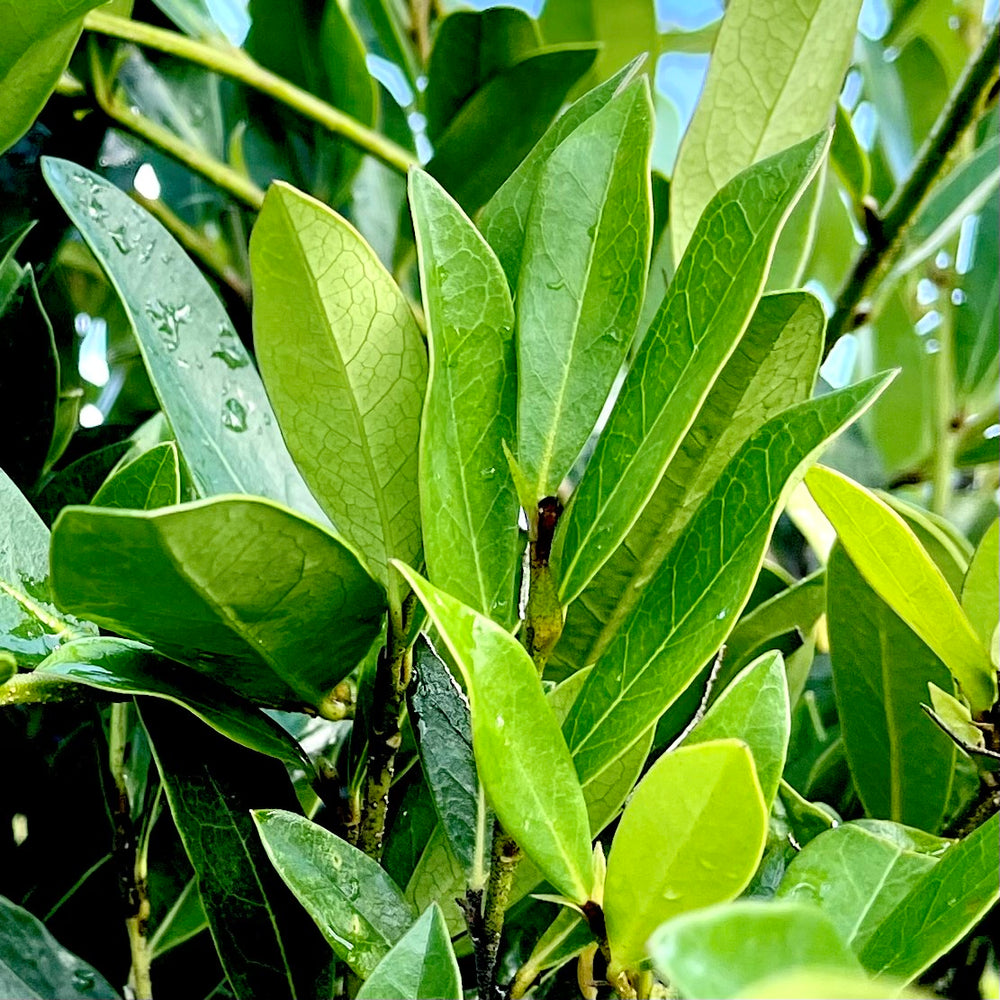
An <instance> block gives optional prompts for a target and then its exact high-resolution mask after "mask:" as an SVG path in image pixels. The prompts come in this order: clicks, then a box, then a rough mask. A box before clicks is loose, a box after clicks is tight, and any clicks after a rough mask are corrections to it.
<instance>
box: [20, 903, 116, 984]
mask: <svg viewBox="0 0 1000 1000" xmlns="http://www.w3.org/2000/svg"><path fill="white" fill-rule="evenodd" d="M0 996H4V997H11V998H13V997H19V998H23V1000H29V998H30V1000H35V998H38V1000H41V998H44V997H60V998H65V1000H111V998H114V997H117V996H118V994H117V993H116V992H115V989H114V987H113V986H112V985H111V984H110V983H109V982H108V981H107V980H106V979H105V978H104V976H102V975H101V974H100V973H99V972H98V971H97V970H96V969H95V968H93V967H92V966H90V965H88V964H87V963H86V962H84V961H83V959H81V958H78V957H77V956H76V955H74V954H73V953H72V952H71V951H68V950H67V949H66V948H64V947H63V946H62V945H61V944H60V943H59V942H58V941H57V940H56V939H55V938H54V937H53V936H52V935H51V934H50V933H49V932H48V931H47V930H46V929H45V925H44V924H43V923H42V922H41V921H40V920H39V919H38V918H37V917H35V916H34V915H33V914H31V913H29V912H28V911H27V910H25V909H22V908H21V907H20V906H17V905H15V904H14V903H12V902H11V901H10V900H9V899H7V898H6V897H3V896H0Z"/></svg>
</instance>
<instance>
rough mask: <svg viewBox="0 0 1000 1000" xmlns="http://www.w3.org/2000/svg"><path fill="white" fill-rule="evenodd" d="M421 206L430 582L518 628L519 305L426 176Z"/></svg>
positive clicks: (424, 484) (417, 186) (424, 481)
mask: <svg viewBox="0 0 1000 1000" xmlns="http://www.w3.org/2000/svg"><path fill="white" fill-rule="evenodd" d="M453 16H457V15H453ZM449 20H450V19H449ZM410 207H411V211H412V212H413V219H414V229H415V231H416V237H417V249H418V251H419V255H420V283H421V288H422V290H423V301H424V308H425V310H426V312H427V327H428V342H429V350H430V375H429V377H428V381H427V399H426V401H425V403H424V411H423V418H422V432H421V435H420V508H421V514H422V518H423V537H424V556H425V559H426V561H427V568H428V576H429V577H430V579H431V580H432V581H433V582H434V583H435V585H437V586H439V587H441V588H442V589H443V590H446V591H447V592H448V593H450V594H454V595H455V596H456V597H458V598H459V599H461V600H462V601H463V602H464V603H465V604H468V605H469V606H470V607H473V608H475V609H476V610H477V611H479V612H480V613H482V614H484V615H488V616H489V617H491V618H493V619H495V620H496V621H498V622H500V623H501V624H502V625H506V626H508V627H510V626H511V625H513V624H514V622H515V621H516V620H517V603H516V596H515V593H514V588H515V583H516V580H517V573H518V568H519V563H520V549H521V547H522V546H521V542H520V533H519V531H518V527H517V514H518V506H519V505H518V499H517V493H516V491H515V489H514V484H513V481H512V479H511V476H510V471H509V469H508V466H507V462H506V460H505V458H504V453H503V443H504V441H509V442H513V441H514V440H515V436H516V429H515V422H516V410H517V376H516V373H515V367H514V365H515V360H514V338H513V332H514V307H513V305H512V304H511V300H510V292H509V291H508V289H507V279H506V278H505V277H504V273H503V271H502V270H501V268H500V265H499V263H498V262H497V259H496V257H494V256H493V252H492V251H491V250H490V248H489V246H488V245H487V244H486V242H485V240H484V239H483V238H482V236H480V235H479V232H478V230H477V229H476V228H475V226H473V224H472V223H471V222H470V221H469V219H468V218H467V217H466V216H465V214H464V213H463V212H462V210H461V209H460V208H459V207H458V206H457V205H456V204H455V202H454V201H452V200H451V198H449V197H448V195H447V194H446V193H445V192H444V190H443V189H442V188H441V187H440V186H439V185H438V184H437V183H436V182H435V181H433V180H432V179H431V178H430V177H429V176H428V175H427V174H425V173H422V172H414V173H413V174H411V176H410Z"/></svg>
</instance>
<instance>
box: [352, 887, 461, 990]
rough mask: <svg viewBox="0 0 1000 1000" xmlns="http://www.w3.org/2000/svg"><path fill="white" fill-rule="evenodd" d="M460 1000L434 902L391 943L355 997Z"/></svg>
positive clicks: (458, 981)
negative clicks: (390, 946) (390, 948)
mask: <svg viewBox="0 0 1000 1000" xmlns="http://www.w3.org/2000/svg"><path fill="white" fill-rule="evenodd" d="M384 997H399V998H400V1000H462V977H461V975H460V973H459V971H458V961H457V959H456V958H455V950H454V949H453V948H452V946H451V938H450V937H449V935H448V927H447V925H446V924H445V922H444V916H443V915H442V913H441V908H440V907H439V906H438V905H437V903H431V905H430V906H429V907H428V908H427V909H426V910H425V911H424V913H423V915H422V916H421V917H420V919H419V920H418V921H417V922H416V923H415V924H414V925H413V926H412V927H411V928H410V929H409V930H408V931H407V932H406V933H405V934H404V935H403V936H402V937H401V938H400V939H399V941H397V942H396V944H395V945H393V947H392V950H391V951H390V952H389V953H388V954H387V955H386V956H385V958H383V959H382V961H381V962H379V964H378V965H377V966H376V967H375V969H374V971H373V972H372V974H371V975H370V976H369V977H368V978H367V979H366V980H365V984H364V985H363V986H362V987H361V989H360V990H359V991H358V994H357V1000H379V998H384Z"/></svg>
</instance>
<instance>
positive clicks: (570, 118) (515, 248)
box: [479, 57, 643, 288]
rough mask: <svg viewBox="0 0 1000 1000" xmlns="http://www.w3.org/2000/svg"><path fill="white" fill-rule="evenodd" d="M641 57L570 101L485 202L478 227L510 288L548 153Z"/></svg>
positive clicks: (618, 86) (623, 82)
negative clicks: (573, 101)
mask: <svg viewBox="0 0 1000 1000" xmlns="http://www.w3.org/2000/svg"><path fill="white" fill-rule="evenodd" d="M642 61H643V60H642V58H641V57H640V58H638V59H634V60H633V61H632V62H631V63H630V64H629V65H628V66H625V67H624V68H622V69H621V70H619V72H617V73H616V74H615V75H614V76H613V77H611V78H610V79H609V80H607V81H606V82H605V83H602V84H601V85H600V86H599V87H595V88H594V89H593V90H592V91H590V92H589V93H587V94H584V96H583V97H581V98H580V99H579V100H578V101H576V102H575V103H573V104H572V105H570V107H568V108H567V109H566V110H565V111H564V112H563V113H562V114H561V115H560V116H559V117H558V118H557V119H556V120H555V121H554V122H553V123H552V125H551V126H550V127H549V129H548V130H547V131H546V132H545V134H544V135H543V136H542V137H541V139H539V140H538V142H537V143H536V144H535V145H534V147H533V148H532V150H531V152H530V153H528V155H527V156H526V157H525V158H524V159H523V160H522V161H521V163H520V164H519V166H518V168H517V169H516V170H515V171H514V172H513V173H512V174H511V175H510V177H509V178H507V180H506V181H505V182H504V184H503V186H502V187H501V188H500V190H499V191H497V193H496V194H495V195H494V196H493V197H492V198H491V199H490V200H489V202H487V204H486V205H485V206H484V208H483V210H482V212H481V213H480V216H479V228H480V230H481V231H482V233H483V235H484V236H485V237H486V239H487V240H488V241H489V244H490V246H491V247H493V250H494V252H495V253H496V255H497V259H498V260H499V261H500V264H501V266H502V267H503V269H504V273H505V274H506V275H507V280H508V281H509V282H510V287H511V288H516V287H517V281H518V276H519V273H520V269H521V250H522V248H523V246H524V231H525V227H526V226H527V223H528V213H529V211H530V209H531V203H532V201H533V200H534V197H535V190H536V188H537V187H538V182H539V179H540V178H541V176H542V171H543V170H544V169H545V164H546V163H547V162H548V159H549V157H550V156H551V155H552V153H553V151H554V150H555V149H556V147H557V146H559V145H560V144H561V143H562V142H564V141H565V139H566V138H567V137H568V136H569V135H571V134H572V133H573V132H574V131H575V130H576V129H577V128H578V127H579V126H580V125H581V124H582V123H583V122H585V121H587V120H588V119H589V118H590V117H592V116H593V115H594V114H596V113H597V112H598V111H599V110H600V109H601V108H603V107H604V106H605V105H606V104H607V103H608V101H610V100H611V99H612V98H613V97H614V96H615V95H616V94H617V93H620V92H621V91H622V90H624V89H625V87H626V86H627V85H628V84H629V83H630V81H631V80H632V78H633V77H634V76H635V74H636V73H637V72H638V70H639V67H640V66H641V65H642Z"/></svg>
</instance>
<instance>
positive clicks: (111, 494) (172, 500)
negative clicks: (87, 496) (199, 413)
mask: <svg viewBox="0 0 1000 1000" xmlns="http://www.w3.org/2000/svg"><path fill="white" fill-rule="evenodd" d="M180 492H181V479H180V468H179V466H178V462H177V445H176V444H174V442H173V441H164V442H163V444H158V445H156V447H154V448H150V449H149V451H147V452H144V453H143V454H142V455H140V456H139V457H138V458H137V459H135V460H134V461H132V462H129V463H128V465H123V466H122V467H121V468H120V469H119V470H118V471H117V472H115V473H114V475H112V476H111V478H110V479H109V480H108V481H107V482H106V483H105V484H104V485H103V486H102V487H101V488H100V489H99V490H98V491H97V493H96V494H95V495H94V499H93V500H92V501H91V503H92V504H93V506H95V507H122V508H126V509H131V510H154V509H155V508H157V507H169V506H171V505H172V504H176V503H180Z"/></svg>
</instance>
